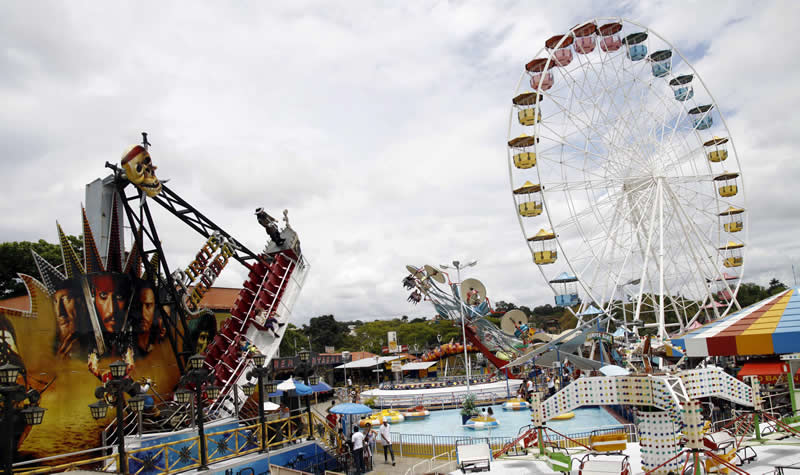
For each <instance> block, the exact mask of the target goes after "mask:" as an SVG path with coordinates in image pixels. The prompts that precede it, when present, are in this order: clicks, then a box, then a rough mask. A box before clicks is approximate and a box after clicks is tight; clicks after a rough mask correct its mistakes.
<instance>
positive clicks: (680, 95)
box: [674, 86, 694, 102]
mask: <svg viewBox="0 0 800 475" xmlns="http://www.w3.org/2000/svg"><path fill="white" fill-rule="evenodd" d="M674 94H675V100H677V101H681V102H683V101H686V100H689V99H691V98H692V97H694V88H693V87H692V86H683V87H679V88H676V89H675V92H674Z"/></svg>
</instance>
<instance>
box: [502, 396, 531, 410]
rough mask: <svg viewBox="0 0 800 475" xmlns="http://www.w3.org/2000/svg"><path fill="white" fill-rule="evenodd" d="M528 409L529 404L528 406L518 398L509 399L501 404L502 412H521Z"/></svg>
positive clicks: (526, 402)
mask: <svg viewBox="0 0 800 475" xmlns="http://www.w3.org/2000/svg"><path fill="white" fill-rule="evenodd" d="M529 407H530V404H528V401H524V400H522V399H519V398H514V399H509V400H508V401H506V402H504V403H503V410H504V411H521V410H523V409H528V408H529Z"/></svg>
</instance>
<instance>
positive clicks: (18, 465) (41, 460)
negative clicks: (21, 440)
mask: <svg viewBox="0 0 800 475" xmlns="http://www.w3.org/2000/svg"><path fill="white" fill-rule="evenodd" d="M113 448H114V446H111V445H108V446H104V447H95V448H93V449H86V450H79V451H77V452H70V453H67V454H58V455H51V456H49V457H42V458H38V459H34V460H24V461H22V462H14V464H13V465H12V466H13V467H22V466H23V465H31V464H34V463H39V462H49V461H51V460H56V459H60V458H67V457H75V456H78V455H84V454H90V453H92V452H99V451H102V450H108V449H113Z"/></svg>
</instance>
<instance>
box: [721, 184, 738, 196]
mask: <svg viewBox="0 0 800 475" xmlns="http://www.w3.org/2000/svg"><path fill="white" fill-rule="evenodd" d="M738 192H739V187H738V186H736V185H723V186H720V187H719V196H722V197H725V198H727V197H730V196H734V195H736V193H738Z"/></svg>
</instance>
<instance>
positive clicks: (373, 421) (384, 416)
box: [358, 409, 406, 427]
mask: <svg viewBox="0 0 800 475" xmlns="http://www.w3.org/2000/svg"><path fill="white" fill-rule="evenodd" d="M404 420H406V418H405V416H403V415H402V414H400V412H398V411H395V410H394V409H384V410H382V411H381V412H376V413H374V414H372V415H371V416H367V417H365V418H363V419H361V420H360V421H359V422H358V425H359V427H366V426H367V424H370V425H372V426H374V427H376V426H379V425H381V424H383V421H386V422H388V423H389V424H397V423H398V422H403V421H404Z"/></svg>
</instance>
